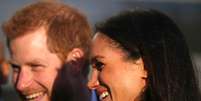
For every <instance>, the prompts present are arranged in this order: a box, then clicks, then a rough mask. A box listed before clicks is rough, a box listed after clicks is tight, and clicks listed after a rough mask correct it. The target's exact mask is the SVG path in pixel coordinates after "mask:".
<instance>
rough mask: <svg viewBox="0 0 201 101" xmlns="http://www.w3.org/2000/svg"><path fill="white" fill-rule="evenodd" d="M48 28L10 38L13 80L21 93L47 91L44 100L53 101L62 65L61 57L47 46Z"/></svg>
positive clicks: (28, 93)
mask: <svg viewBox="0 0 201 101" xmlns="http://www.w3.org/2000/svg"><path fill="white" fill-rule="evenodd" d="M46 40H47V37H46V31H45V29H44V28H43V27H42V28H39V29H37V30H35V31H32V32H29V33H27V34H26V35H24V36H20V37H17V38H16V39H14V40H12V41H11V42H10V47H11V53H12V54H11V62H12V64H14V65H17V66H16V67H15V66H14V67H13V84H14V85H15V88H16V90H17V91H18V92H19V94H20V95H30V94H33V93H36V92H41V91H42V92H45V95H44V96H43V97H42V98H40V101H49V99H50V97H51V94H52V89H53V88H52V87H53V84H54V80H55V78H56V76H57V74H58V70H59V69H60V68H61V65H62V63H61V60H60V59H59V57H58V56H57V55H56V54H54V53H51V52H50V51H49V50H48V48H47V43H46Z"/></svg>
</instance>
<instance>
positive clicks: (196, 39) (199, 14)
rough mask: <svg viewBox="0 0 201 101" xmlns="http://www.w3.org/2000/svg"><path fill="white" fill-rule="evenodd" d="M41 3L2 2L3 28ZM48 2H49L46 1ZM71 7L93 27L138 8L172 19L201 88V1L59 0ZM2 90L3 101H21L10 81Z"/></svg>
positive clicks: (27, 0)
mask: <svg viewBox="0 0 201 101" xmlns="http://www.w3.org/2000/svg"><path fill="white" fill-rule="evenodd" d="M36 1H39V0H1V1H0V24H2V23H3V22H4V21H5V20H7V19H8V18H9V17H11V16H12V15H13V14H14V12H15V11H16V10H17V9H19V8H22V7H24V6H25V5H27V4H30V3H33V2H36ZM46 1H47V0H46ZM59 1H60V2H63V3H66V4H69V5H72V6H73V7H75V8H77V9H79V10H80V11H81V12H83V13H84V14H86V16H87V17H88V20H89V22H90V24H91V26H92V27H93V25H94V24H95V23H96V22H99V21H101V20H103V19H105V18H107V17H109V16H112V15H115V14H116V13H118V12H120V11H122V10H128V9H135V8H136V7H142V8H153V9H157V10H159V11H162V12H164V13H165V14H167V15H169V16H170V17H171V18H172V19H173V20H174V21H175V22H176V23H177V25H178V26H179V27H180V29H181V30H182V31H183V33H184V35H185V37H186V41H187V43H188V45H189V49H190V52H191V55H192V59H193V62H194V65H195V67H196V69H197V71H198V72H197V73H198V76H199V82H200V88H201V0H59ZM0 43H2V44H3V45H6V38H5V36H4V35H3V32H2V30H0ZM2 49H3V50H4V53H5V57H6V59H9V52H8V49H7V48H1V49H0V50H2ZM10 79H11V78H10V76H9V82H8V83H6V84H4V85H3V86H2V90H3V97H4V101H19V100H18V97H17V95H16V94H15V92H14V90H13V88H12V85H11V80H10Z"/></svg>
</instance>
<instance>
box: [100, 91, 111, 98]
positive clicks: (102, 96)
mask: <svg viewBox="0 0 201 101" xmlns="http://www.w3.org/2000/svg"><path fill="white" fill-rule="evenodd" d="M108 95H109V93H108V92H107V91H105V92H103V93H102V94H101V95H100V96H99V100H103V99H104V98H106V97H107V96H108Z"/></svg>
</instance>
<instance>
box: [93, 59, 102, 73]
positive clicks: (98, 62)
mask: <svg viewBox="0 0 201 101" xmlns="http://www.w3.org/2000/svg"><path fill="white" fill-rule="evenodd" d="M104 66H105V64H104V63H103V62H100V61H98V60H95V61H94V62H92V67H93V68H96V69H97V70H98V71H101V70H102V69H103V67H104Z"/></svg>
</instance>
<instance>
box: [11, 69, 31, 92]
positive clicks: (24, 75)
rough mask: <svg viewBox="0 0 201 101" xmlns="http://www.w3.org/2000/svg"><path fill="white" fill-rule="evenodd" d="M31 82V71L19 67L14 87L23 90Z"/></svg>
mask: <svg viewBox="0 0 201 101" xmlns="http://www.w3.org/2000/svg"><path fill="white" fill-rule="evenodd" d="M31 83H32V73H31V71H30V70H28V69H21V71H20V72H19V74H18V77H17V80H16V85H15V86H16V89H17V90H19V91H23V90H24V89H25V88H27V87H29V86H30V85H31Z"/></svg>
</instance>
